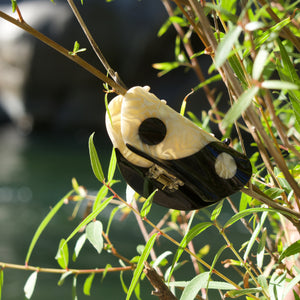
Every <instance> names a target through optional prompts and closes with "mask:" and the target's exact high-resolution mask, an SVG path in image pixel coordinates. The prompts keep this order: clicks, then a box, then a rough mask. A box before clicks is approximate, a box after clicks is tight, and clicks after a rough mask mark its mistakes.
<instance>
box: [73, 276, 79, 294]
mask: <svg viewBox="0 0 300 300" xmlns="http://www.w3.org/2000/svg"><path fill="white" fill-rule="evenodd" d="M76 286H77V275H74V277H73V282H72V300H78V297H77V291H76Z"/></svg>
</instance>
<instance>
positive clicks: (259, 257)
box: [256, 228, 268, 268]
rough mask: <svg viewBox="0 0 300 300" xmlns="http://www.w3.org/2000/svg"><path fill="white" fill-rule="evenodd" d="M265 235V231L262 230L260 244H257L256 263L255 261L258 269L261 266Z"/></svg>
mask: <svg viewBox="0 0 300 300" xmlns="http://www.w3.org/2000/svg"><path fill="white" fill-rule="evenodd" d="M267 234H268V232H267V229H266V228H264V229H263V231H262V235H261V238H260V242H259V244H258V247H257V257H256V261H257V266H258V267H259V268H262V266H263V261H264V255H265V245H266V239H267Z"/></svg>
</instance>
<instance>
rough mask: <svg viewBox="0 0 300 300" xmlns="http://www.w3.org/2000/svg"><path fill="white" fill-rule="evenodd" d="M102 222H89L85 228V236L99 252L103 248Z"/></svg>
mask: <svg viewBox="0 0 300 300" xmlns="http://www.w3.org/2000/svg"><path fill="white" fill-rule="evenodd" d="M102 230H103V227H102V223H101V222H100V221H95V222H91V223H90V224H89V225H88V226H87V227H86V229H85V232H86V237H87V239H88V240H89V242H90V243H91V244H92V245H93V246H94V248H95V249H96V250H97V252H98V253H99V254H100V253H101V251H102V249H103V237H102Z"/></svg>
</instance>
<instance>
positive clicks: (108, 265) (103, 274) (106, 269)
mask: <svg viewBox="0 0 300 300" xmlns="http://www.w3.org/2000/svg"><path fill="white" fill-rule="evenodd" d="M111 267H112V266H111V264H107V265H106V266H105V269H104V272H103V273H102V278H101V283H102V282H103V280H104V278H105V276H106V274H107V271H108V269H110V268H111Z"/></svg>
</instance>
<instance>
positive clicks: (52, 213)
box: [25, 190, 73, 264]
mask: <svg viewBox="0 0 300 300" xmlns="http://www.w3.org/2000/svg"><path fill="white" fill-rule="evenodd" d="M72 193H73V190H72V191H70V192H69V193H68V194H67V195H65V196H64V197H63V198H62V199H61V200H60V201H59V202H58V203H57V204H56V205H55V206H54V207H53V208H52V209H51V210H50V212H49V213H48V215H47V216H46V217H45V219H44V220H43V221H42V223H41V224H40V225H39V227H38V229H37V230H36V232H35V234H34V236H33V238H32V241H31V243H30V246H29V248H28V251H27V255H26V259H25V263H26V264H28V262H29V259H30V256H31V253H32V251H33V248H34V246H35V244H36V242H37V241H38V239H39V237H40V235H41V234H42V232H43V231H44V229H45V228H46V226H47V225H48V223H49V222H50V221H51V219H52V218H53V217H54V216H55V214H56V213H57V212H58V210H59V209H60V208H61V207H62V205H63V204H64V201H65V199H68V197H69V196H70V195H71V194H72Z"/></svg>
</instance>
